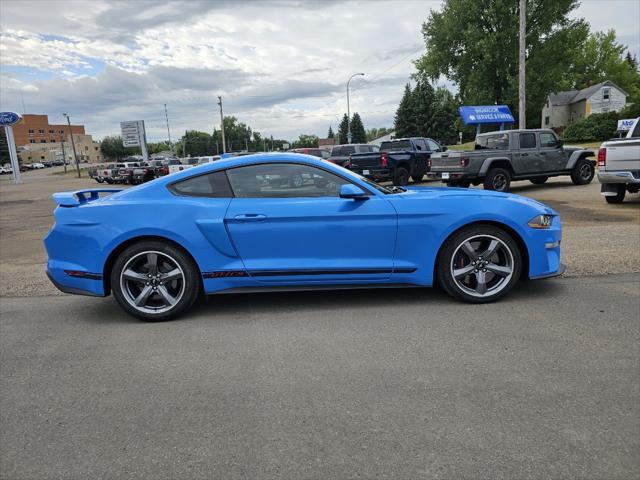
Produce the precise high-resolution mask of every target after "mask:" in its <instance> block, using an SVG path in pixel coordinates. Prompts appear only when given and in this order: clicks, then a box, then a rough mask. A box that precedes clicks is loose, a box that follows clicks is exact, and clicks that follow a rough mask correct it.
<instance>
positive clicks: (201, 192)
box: [169, 171, 233, 198]
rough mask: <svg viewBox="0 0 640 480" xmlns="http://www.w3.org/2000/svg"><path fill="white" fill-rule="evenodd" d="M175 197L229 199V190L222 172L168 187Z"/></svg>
mask: <svg viewBox="0 0 640 480" xmlns="http://www.w3.org/2000/svg"><path fill="white" fill-rule="evenodd" d="M169 190H171V191H172V192H173V193H175V194H176V195H183V196H187V197H208V198H231V197H233V194H232V193H231V188H230V187H229V182H228V181H227V176H226V175H225V173H224V171H219V172H213V173H207V174H204V175H198V176H195V177H190V178H187V179H186V180H181V181H179V182H176V183H173V184H171V185H170V186H169Z"/></svg>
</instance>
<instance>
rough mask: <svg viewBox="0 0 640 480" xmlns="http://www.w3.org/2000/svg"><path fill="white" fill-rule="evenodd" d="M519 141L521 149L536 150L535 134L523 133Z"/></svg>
mask: <svg viewBox="0 0 640 480" xmlns="http://www.w3.org/2000/svg"><path fill="white" fill-rule="evenodd" d="M519 139H520V148H536V134H535V133H521V134H520V137H519Z"/></svg>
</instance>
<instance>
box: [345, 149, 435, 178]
mask: <svg viewBox="0 0 640 480" xmlns="http://www.w3.org/2000/svg"><path fill="white" fill-rule="evenodd" d="M446 149H447V147H443V146H442V145H440V144H439V143H438V142H436V141H435V140H432V139H430V138H398V139H395V140H390V141H388V142H382V143H381V144H380V151H379V152H378V153H356V154H352V155H351V157H350V158H351V159H350V161H349V162H350V163H349V168H350V169H351V170H353V171H354V172H357V173H359V174H361V175H363V176H365V177H367V178H371V179H373V180H375V181H381V180H391V181H392V182H393V184H394V185H401V186H402V185H407V184H408V183H409V178H411V179H413V181H414V182H419V181H421V180H422V178H423V177H424V175H425V174H426V173H427V172H428V170H429V166H428V162H429V158H430V157H431V155H432V154H433V153H435V152H441V151H444V150H446Z"/></svg>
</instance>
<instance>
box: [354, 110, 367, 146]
mask: <svg viewBox="0 0 640 480" xmlns="http://www.w3.org/2000/svg"><path fill="white" fill-rule="evenodd" d="M351 143H367V132H366V131H365V129H364V125H363V124H362V119H361V118H360V115H359V114H358V112H356V113H354V114H353V116H352V117H351Z"/></svg>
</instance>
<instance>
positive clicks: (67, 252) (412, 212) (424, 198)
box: [44, 153, 564, 321]
mask: <svg viewBox="0 0 640 480" xmlns="http://www.w3.org/2000/svg"><path fill="white" fill-rule="evenodd" d="M102 194H108V195H102ZM53 198H54V200H55V201H56V203H57V208H56V209H55V225H54V226H53V228H52V229H51V231H50V232H49V234H48V235H47V237H46V238H45V240H44V243H45V246H46V249H47V253H48V255H49V261H48V264H47V274H48V275H49V278H50V279H51V281H52V282H53V283H54V284H55V285H56V286H57V287H58V288H59V289H60V290H62V291H63V292H67V293H77V294H83V295H94V296H99V297H103V296H106V295H109V293H110V292H113V294H114V296H115V298H116V300H117V301H118V303H119V304H120V305H121V306H122V308H124V309H125V310H126V311H127V312H129V313H130V314H132V315H134V316H136V317H138V318H141V319H143V320H151V321H153V320H166V319H169V318H173V317H175V316H176V315H179V314H181V313H183V312H185V311H186V310H188V309H189V308H190V307H191V306H192V305H193V303H194V301H195V300H196V299H197V298H198V296H199V295H200V294H202V293H205V294H213V293H225V292H243V291H251V292H254V291H257V290H264V289H268V290H279V289H297V290H299V289H335V288H355V287H362V286H370V287H375V286H378V287H391V286H398V285H404V286H425V287H426V286H432V285H434V284H438V285H439V286H441V287H442V288H443V289H444V290H445V291H446V292H447V293H449V294H450V295H451V296H453V297H455V298H457V299H460V300H463V301H467V302H471V303H484V302H489V301H492V300H496V299H498V298H500V297H502V296H504V295H506V294H507V293H508V292H509V291H510V290H511V289H512V288H513V287H514V286H515V284H516V283H517V282H518V280H520V279H522V278H529V279H537V278H545V277H551V276H554V275H558V274H560V273H562V271H563V268H564V267H563V266H562V265H561V263H560V239H561V226H560V218H559V217H558V214H557V213H556V212H555V211H554V210H552V209H551V208H549V207H546V206H545V205H543V204H541V203H539V202H537V201H534V200H531V199H528V198H524V197H521V196H518V195H510V194H504V193H497V192H491V191H486V190H467V189H462V188H430V187H413V188H411V187H409V188H402V187H385V186H382V185H378V184H376V183H373V182H371V181H370V180H367V179H366V178H363V177H361V176H359V175H357V174H355V173H353V172H350V171H349V170H346V169H344V168H342V167H340V166H337V165H334V164H332V163H329V162H327V161H325V160H322V159H319V158H316V157H311V156H307V155H299V154H286V153H271V154H258V155H250V156H244V157H236V158H228V159H222V160H219V161H216V162H214V163H209V164H205V165H201V166H198V167H194V168H190V169H188V170H184V171H182V172H178V173H175V174H172V175H168V176H166V177H162V178H159V179H157V180H154V181H152V182H149V183H146V184H144V185H140V186H138V187H135V188H130V189H128V190H121V191H118V190H100V189H95V190H80V191H75V192H62V193H56V194H54V195H53Z"/></svg>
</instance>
